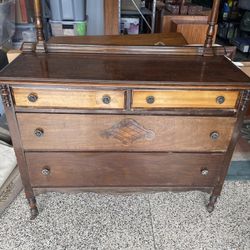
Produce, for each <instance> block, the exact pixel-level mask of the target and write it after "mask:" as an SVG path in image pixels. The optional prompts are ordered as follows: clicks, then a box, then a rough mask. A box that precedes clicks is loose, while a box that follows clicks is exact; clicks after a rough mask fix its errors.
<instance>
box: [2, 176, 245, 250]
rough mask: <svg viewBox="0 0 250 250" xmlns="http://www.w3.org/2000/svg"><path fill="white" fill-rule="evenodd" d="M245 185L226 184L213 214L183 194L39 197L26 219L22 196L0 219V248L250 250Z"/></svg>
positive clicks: (197, 195)
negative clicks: (36, 207)
mask: <svg viewBox="0 0 250 250" xmlns="http://www.w3.org/2000/svg"><path fill="white" fill-rule="evenodd" d="M249 190H250V182H249V181H248V182H233V181H230V182H226V184H225V187H224V190H223V194H222V196H221V197H220V198H219V200H218V202H217V206H216V209H215V211H214V212H213V213H212V214H209V213H208V212H207V211H206V209H205V204H206V202H207V200H208V197H209V196H208V195H207V194H205V193H201V192H187V193H170V192H161V193H151V194H150V193H143V194H140V193H137V194H119V195H117V194H116V195H114V194H113V195H112V194H95V193H81V194H60V193H48V194H43V195H40V196H38V199H37V200H38V204H39V208H40V212H41V213H40V215H39V217H38V218H37V219H36V220H35V221H30V220H29V209H28V205H27V204H26V200H25V198H24V194H23V193H22V194H21V195H20V196H19V197H18V198H17V199H16V200H15V201H14V203H13V204H12V205H11V206H10V208H8V209H7V210H6V211H5V213H4V214H3V215H2V217H1V218H0V225H1V226H0V249H1V250H2V249H3V250H12V249H18V250H36V249H37V250H41V249H42V250H44V249H53V250H57V249H70V250H71V249H72V250H74V249H77V250H78V249H98V250H99V249H105V250H106V249H107V250H113V249H131V250H139V249H140V250H148V249H159V250H172V249H173V250H179V249H180V250H184V249H185V250H189V249H190V250H191V249H192V250H199V249H206V250H215V249H216V250H249V249H250V209H249V208H250V195H249Z"/></svg>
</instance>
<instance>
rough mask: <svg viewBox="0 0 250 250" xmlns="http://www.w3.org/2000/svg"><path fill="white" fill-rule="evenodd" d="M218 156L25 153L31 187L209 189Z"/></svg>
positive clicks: (220, 162) (214, 174)
mask: <svg viewBox="0 0 250 250" xmlns="http://www.w3.org/2000/svg"><path fill="white" fill-rule="evenodd" d="M223 158H224V156H223V155H222V154H185V153H179V154H177V153H176V154H174V153H108V152H107V153H26V159H27V163H28V168H29V175H30V180H31V185H32V186H33V187H112V186H114V187H115V186H120V187H128V186H133V187H138V186H144V187H146V186H183V187H185V186H199V187H212V186H213V185H214V184H215V182H216V180H217V177H218V175H219V171H220V168H221V165H222V161H223Z"/></svg>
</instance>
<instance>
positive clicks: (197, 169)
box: [0, 15, 250, 219]
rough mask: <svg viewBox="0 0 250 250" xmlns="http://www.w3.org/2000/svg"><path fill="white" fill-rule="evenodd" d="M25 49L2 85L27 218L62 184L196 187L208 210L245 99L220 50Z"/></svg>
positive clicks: (249, 82)
mask: <svg viewBox="0 0 250 250" xmlns="http://www.w3.org/2000/svg"><path fill="white" fill-rule="evenodd" d="M38 16H39V15H38ZM38 31H39V29H38ZM38 33H39V32H38ZM38 35H39V34H38ZM40 35H41V34H40ZM38 38H41V37H38ZM43 49H44V50H46V51H43ZM24 50H25V51H24V52H23V53H22V55H20V56H19V57H18V58H17V59H16V60H15V61H14V62H12V63H11V64H10V65H9V66H8V67H6V68H5V69H4V70H3V71H2V72H1V73H0V83H1V95H2V100H3V103H4V106H5V111H6V115H7V119H8V122H9V127H10V132H11V135H12V139H13V145H14V148H15V152H16V156H17V160H18V164H19V168H20V172H21V176H22V180H23V185H24V188H25V193H26V196H27V199H28V201H29V205H30V208H31V215H32V217H31V218H32V219H34V218H35V217H36V216H37V214H38V209H37V205H36V200H35V195H34V191H40V192H41V191H49V190H60V189H61V188H64V189H68V190H72V189H73V190H74V189H83V190H84V189H86V190H99V189H104V190H106V189H109V190H115V191H116V190H119V191H120V190H175V191H185V190H201V191H206V192H210V193H211V198H210V201H209V203H208V206H207V210H208V211H209V212H211V211H213V209H214V204H215V202H216V198H217V197H218V196H219V195H220V192H221V189H222V186H223V182H224V179H225V176H226V173H227V169H228V167H229V164H230V160H231V157H232V153H233V151H234V147H235V144H236V142H237V138H238V136H239V131H240V128H241V125H242V120H243V116H244V113H245V112H246V109H247V105H248V102H249V96H250V79H249V78H248V77H247V76H246V75H245V74H244V73H242V72H241V71H240V70H239V69H238V68H237V67H236V66H234V65H233V63H231V61H230V60H229V59H228V58H226V57H225V56H223V55H221V54H223V53H221V52H220V53H219V52H218V51H221V50H220V49H215V50H213V53H215V54H216V53H217V54H218V55H213V56H204V51H206V53H207V52H208V51H209V50H206V48H205V49H204V48H182V49H181V51H179V50H178V49H172V50H171V49H169V48H161V47H157V48H153V47H130V48H124V47H115V46H112V47H108V46H94V47H91V46H80V45H79V46H76V45H75V46H73V47H72V46H71V47H70V46H61V45H53V44H52V45H50V46H43V41H42V39H40V40H39V43H38V44H37V47H34V46H33V45H27V44H26V45H25V46H24ZM67 50H70V52H69V51H67ZM173 51H175V53H174V55H173ZM178 51H179V52H178ZM211 51H212V49H211V50H210V52H211ZM75 52H77V53H75ZM184 54H186V55H184Z"/></svg>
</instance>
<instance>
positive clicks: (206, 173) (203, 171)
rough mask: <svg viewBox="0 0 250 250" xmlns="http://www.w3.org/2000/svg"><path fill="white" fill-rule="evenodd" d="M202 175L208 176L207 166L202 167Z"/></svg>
mask: <svg viewBox="0 0 250 250" xmlns="http://www.w3.org/2000/svg"><path fill="white" fill-rule="evenodd" d="M201 175H202V176H207V175H208V169H206V168H205V169H202V170H201Z"/></svg>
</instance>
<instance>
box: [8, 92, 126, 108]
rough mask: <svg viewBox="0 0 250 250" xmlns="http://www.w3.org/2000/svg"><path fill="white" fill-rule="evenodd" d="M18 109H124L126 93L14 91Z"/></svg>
mask: <svg viewBox="0 0 250 250" xmlns="http://www.w3.org/2000/svg"><path fill="white" fill-rule="evenodd" d="M13 94H14V100H15V105H16V106H17V107H37V108H76V109H80V108H81V109H84V108H85V109H97V108H98V109H124V104H125V92H124V91H120V90H117V91H112V90H107V91H104V90H100V91H99V90H96V91H90V90H55V89H28V88H14V89H13Z"/></svg>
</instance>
